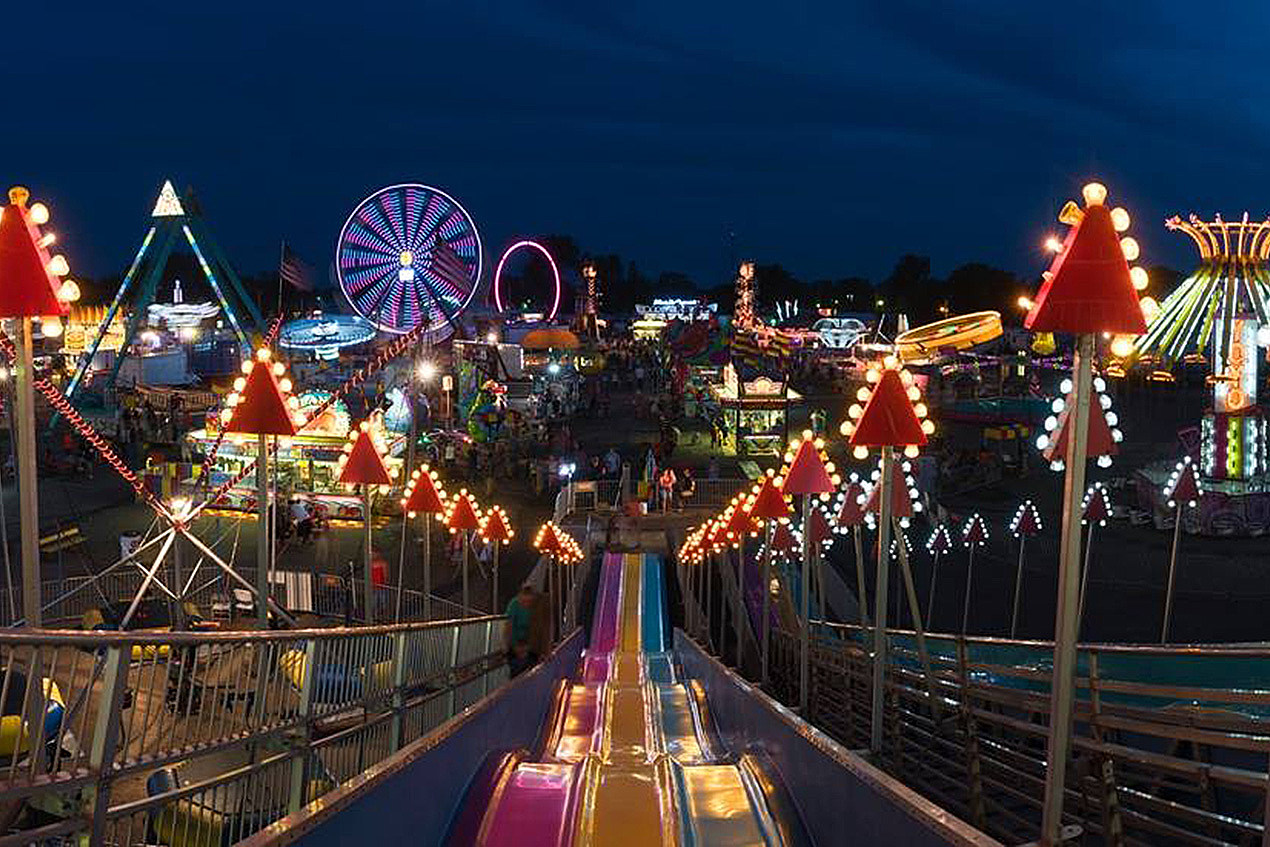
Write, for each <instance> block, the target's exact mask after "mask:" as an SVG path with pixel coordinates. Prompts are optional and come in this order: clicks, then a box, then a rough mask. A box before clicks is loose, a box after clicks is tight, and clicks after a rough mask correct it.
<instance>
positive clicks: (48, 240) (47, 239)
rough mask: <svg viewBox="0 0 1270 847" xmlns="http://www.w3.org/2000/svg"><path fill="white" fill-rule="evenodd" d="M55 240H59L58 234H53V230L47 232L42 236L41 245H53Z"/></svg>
mask: <svg viewBox="0 0 1270 847" xmlns="http://www.w3.org/2000/svg"><path fill="white" fill-rule="evenodd" d="M54 241H57V236H56V235H54V234H53V233H51V232H46V233H44V235H43V236H42V237H41V238H40V246H41V247H50V246H52V244H53V242H54Z"/></svg>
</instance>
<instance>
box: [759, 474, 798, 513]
mask: <svg viewBox="0 0 1270 847" xmlns="http://www.w3.org/2000/svg"><path fill="white" fill-rule="evenodd" d="M750 517H754V518H760V519H762V520H771V519H773V518H787V517H789V504H788V503H786V502H785V495H784V494H783V493H782V492H781V490H780V488H779V486H777V485H776V479H775V478H774V477H771V476H764V477H763V485H762V487H761V488H759V490H758V494H756V495H754V502H753V503H751V504H750Z"/></svg>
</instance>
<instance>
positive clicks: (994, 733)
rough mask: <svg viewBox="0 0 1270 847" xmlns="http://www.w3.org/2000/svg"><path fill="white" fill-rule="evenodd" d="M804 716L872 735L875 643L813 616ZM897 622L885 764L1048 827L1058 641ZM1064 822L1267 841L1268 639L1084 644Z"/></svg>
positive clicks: (788, 642)
mask: <svg viewBox="0 0 1270 847" xmlns="http://www.w3.org/2000/svg"><path fill="white" fill-rule="evenodd" d="M813 628H814V630H815V639H814V641H813V648H812V657H811V667H812V672H811V690H810V701H809V714H808V715H807V717H808V719H809V720H810V721H811V722H812V723H813V724H815V725H816V726H818V727H820V728H821V729H823V730H825V731H826V732H828V733H829V734H830V735H832V736H834V737H835V738H836V739H838V740H839V741H841V742H842V743H843V744H845V745H847V746H849V747H867V746H868V744H869V734H870V717H871V667H872V666H871V654H870V653H869V651H868V650H867V648H866V645H867V644H869V643H870V641H869V640H868V639H867V638H866V633H865V632H864V631H863V630H862V629H861V628H860V627H857V626H853V625H844V624H822V623H814V624H813ZM926 639H927V646H928V648H929V650H930V654H931V663H932V668H931V674H930V676H929V677H928V676H927V674H926V673H925V672H924V670H923V668H922V664H921V662H920V661H919V658H918V656H917V653H916V650H915V647H914V643H913V634H912V633H909V632H904V631H892V635H891V639H890V640H891V644H892V647H891V654H890V655H891V658H890V660H889V662H888V665H887V668H886V692H885V703H886V709H885V717H884V727H885V731H884V736H883V746H882V750H881V753H880V755H879V756H878V757H877V758H876V759H875V764H877V765H879V766H881V767H882V768H883V769H884V770H886V771H887V772H888V773H890V774H892V775H893V776H895V777H897V778H899V779H901V780H902V781H904V782H905V783H906V784H908V785H910V786H911V787H913V788H915V789H917V790H918V791H920V792H922V793H923V794H925V795H926V796H928V797H929V798H931V799H932V800H935V801H936V802H938V803H940V804H941V805H943V806H944V807H945V808H948V809H949V810H950V811H952V812H954V813H955V814H958V815H960V816H961V817H963V818H964V819H965V820H967V821H969V822H970V823H972V824H973V825H975V826H976V827H978V828H980V829H982V830H984V831H986V832H989V833H991V834H993V835H995V836H996V837H998V838H1001V839H1003V840H1007V841H1022V840H1027V839H1030V838H1033V837H1035V836H1037V835H1039V832H1040V819H1041V802H1042V801H1041V797H1042V787H1043V785H1044V781H1045V770H1046V762H1045V754H1046V750H1045V748H1046V739H1047V737H1048V710H1049V687H1050V677H1051V672H1050V664H1049V662H1050V658H1049V657H1051V656H1052V654H1053V645H1052V644H1051V643H1048V642H1039V641H1034V642H1027V641H1009V640H1005V639H993V638H960V637H956V636H948V635H937V634H935V635H932V634H928V635H927V636H926ZM798 645H799V641H798V636H797V635H796V634H791V633H784V632H776V633H773V641H772V688H773V690H774V691H775V692H776V694H777V695H778V696H780V697H781V698H782V699H784V700H785V701H786V702H797V694H798V692H797V687H798V654H799V646H798ZM1077 673H1078V678H1077V680H1076V686H1077V706H1076V715H1075V727H1074V732H1073V736H1074V742H1073V751H1072V760H1073V761H1072V765H1071V766H1069V768H1068V775H1067V785H1066V802H1065V807H1064V822H1065V823H1069V824H1075V825H1078V826H1079V827H1080V828H1081V829H1082V830H1083V831H1084V832H1085V833H1086V834H1087V836H1089V837H1092V838H1095V839H1097V840H1098V842H1099V843H1105V844H1115V845H1127V844H1142V845H1158V844H1185V845H1217V844H1258V843H1260V844H1267V843H1270V838H1268V837H1267V830H1266V827H1265V818H1266V815H1267V810H1268V809H1270V806H1268V805H1267V802H1266V800H1267V792H1268V789H1270V781H1268V780H1267V773H1266V770H1267V756H1270V722H1268V721H1270V647H1266V646H1252V645H1250V646H1233V645H1232V646H1222V645H1213V646H1200V647H1195V646H1189V647H1155V646H1141V647H1139V646H1127V645H1109V644H1086V645H1081V646H1080V648H1079V663H1078V671H1077Z"/></svg>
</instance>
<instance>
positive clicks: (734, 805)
mask: <svg viewBox="0 0 1270 847" xmlns="http://www.w3.org/2000/svg"><path fill="white" fill-rule="evenodd" d="M664 577H665V568H664V566H663V563H662V561H661V559H660V558H659V557H656V556H652V555H647V554H615V553H611V554H608V555H606V556H605V558H604V563H603V569H602V571H601V574H600V583H599V595H598V597H597V601H596V606H595V615H594V620H593V625H592V630H591V640H590V646H589V647H588V648H587V650H586V652H585V653H584V655H583V658H582V661H581V664H580V666H579V667H578V669H577V673H576V675H575V676H574V678H573V679H571V680H566V681H563V682H562V683H561V684H560V686H559V688H558V689H557V692H556V699H555V705H554V707H553V708H552V709H551V710H550V711H549V713H548V714H549V718H548V721H547V723H546V725H545V726H544V727H543V729H542V732H541V734H540V737H539V740H538V743H537V745H536V747H537V749H534V750H532V751H528V752H522V753H520V754H509V755H506V756H503V757H501V758H500V759H498V760H497V761H495V762H494V763H492V764H491V766H489V767H487V768H486V770H485V771H484V772H483V773H482V774H480V775H478V777H477V779H476V780H475V781H474V783H473V785H472V787H471V789H470V790H469V795H468V799H467V801H466V802H465V805H464V808H463V809H461V810H460V813H459V815H458V816H457V817H456V819H455V821H454V823H453V825H452V828H451V831H450V835H449V839H448V840H449V843H451V844H453V845H460V844H480V845H498V847H510V845H516V847H539V845H541V846H542V847H546V845H573V847H585V846H586V845H627V844H629V845H641V847H644V846H645V845H656V844H662V845H684V847H696V845H743V844H755V845H768V846H769V847H777V845H795V844H804V843H807V837H806V834H805V832H804V829H803V826H802V823H801V821H800V820H799V818H798V814H797V812H796V811H795V809H794V806H793V804H792V803H790V802H789V800H788V797H787V795H786V793H785V792H784V790H783V788H782V787H781V784H780V780H779V779H778V778H777V774H776V770H775V768H774V767H772V766H771V764H770V763H769V762H767V761H766V760H765V759H763V758H761V757H759V756H755V755H752V754H749V753H744V752H741V753H740V754H738V753H737V752H735V751H729V750H727V749H725V748H724V746H723V745H722V744H721V743H720V741H719V738H718V736H717V734H716V733H715V731H714V729H713V722H712V720H711V718H710V712H709V708H708V703H707V700H706V697H705V695H704V692H703V690H702V687H701V686H700V685H699V684H697V683H696V682H694V681H693V680H690V679H685V678H684V677H683V674H682V670H681V668H680V666H679V663H678V662H677V661H676V656H675V654H674V653H673V652H672V651H670V650H669V637H670V632H669V624H668V620H667V614H666V604H665V587H664V584H663V579H664Z"/></svg>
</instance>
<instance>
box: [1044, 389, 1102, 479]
mask: <svg viewBox="0 0 1270 847" xmlns="http://www.w3.org/2000/svg"><path fill="white" fill-rule="evenodd" d="M1075 407H1076V404H1075V402H1074V401H1073V400H1072V395H1070V394H1069V395H1067V405H1066V406H1065V407H1064V408H1063V411H1062V413H1061V414H1060V415H1059V417H1058V426H1056V427H1055V428H1054V434H1053V435H1051V436H1050V443H1049V444H1047V445H1046V446H1045V449H1044V450H1042V451H1041V455H1042V456H1044V457H1045V458H1046V460H1047V461H1050V462H1060V461H1063V460H1065V459H1066V457H1067V439H1068V438H1069V437H1070V432H1071V411H1072V409H1074V408H1075ZM1085 446H1086V448H1087V449H1086V450H1085V458H1086V459H1090V458H1093V457H1094V456H1114V455H1116V453H1117V452H1119V451H1118V450H1117V448H1116V440H1115V438H1113V437H1112V435H1111V427H1110V426H1108V425H1107V416H1106V414H1105V413H1104V412H1103V410H1102V406H1100V405H1099V403H1098V392H1096V391H1095V392H1094V396H1093V397H1092V398H1091V399H1090V403H1089V434H1088V436H1086V441H1085Z"/></svg>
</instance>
